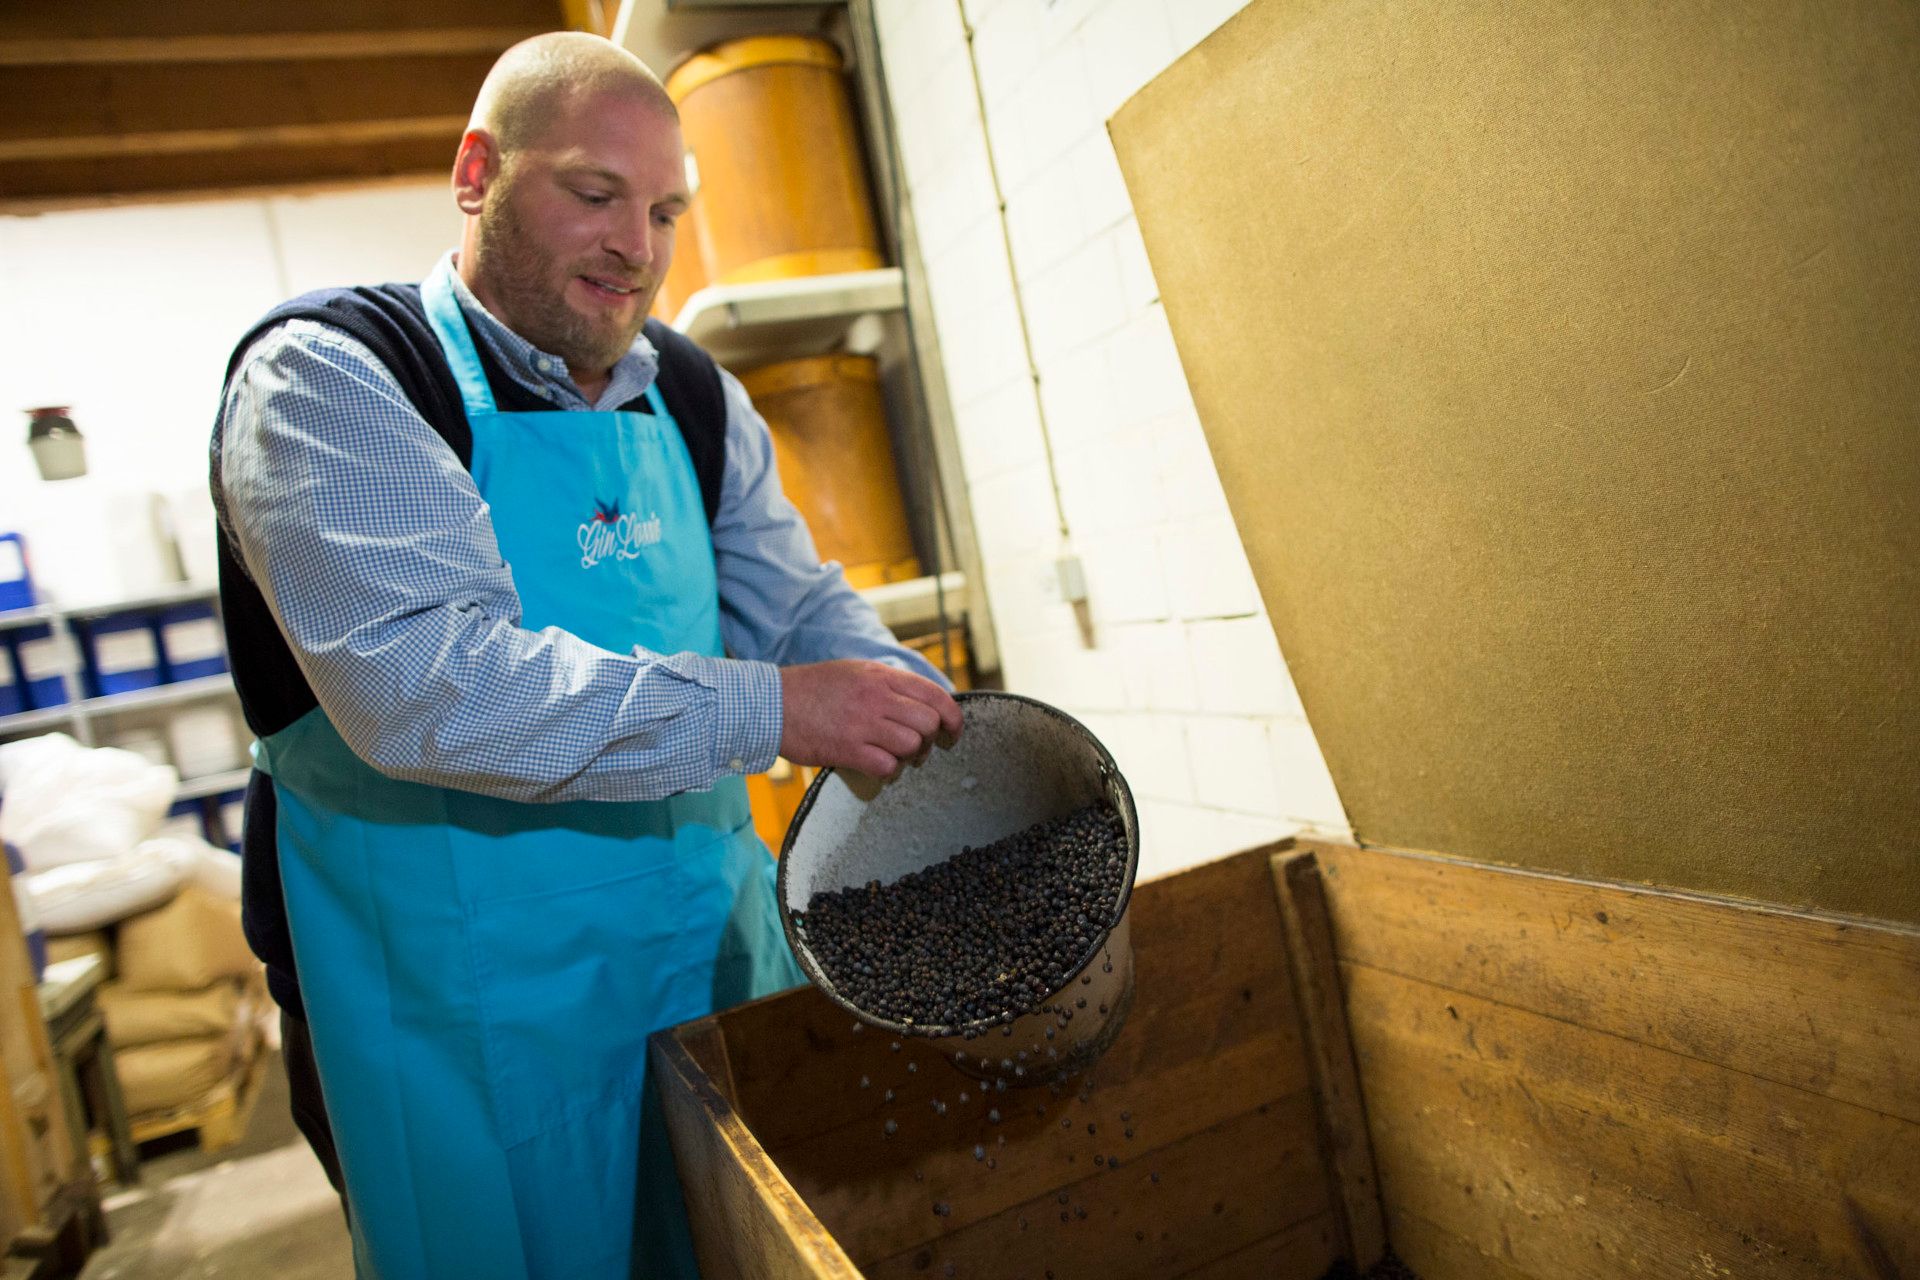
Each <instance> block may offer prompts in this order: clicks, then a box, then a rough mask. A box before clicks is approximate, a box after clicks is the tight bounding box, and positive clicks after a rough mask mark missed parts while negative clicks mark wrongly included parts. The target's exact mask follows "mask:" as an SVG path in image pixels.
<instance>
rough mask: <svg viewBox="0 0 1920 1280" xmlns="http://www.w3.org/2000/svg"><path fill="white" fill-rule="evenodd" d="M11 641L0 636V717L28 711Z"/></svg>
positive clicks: (6, 637) (9, 638) (7, 637)
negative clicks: (14, 661)
mask: <svg viewBox="0 0 1920 1280" xmlns="http://www.w3.org/2000/svg"><path fill="white" fill-rule="evenodd" d="M10 640H11V637H9V636H5V635H0V716H10V715H12V714H13V713H14V712H16V711H25V710H26V709H27V700H26V697H25V696H24V695H23V694H22V693H21V690H20V675H19V672H18V669H17V668H16V667H15V666H14V663H13V645H12V644H11V643H10Z"/></svg>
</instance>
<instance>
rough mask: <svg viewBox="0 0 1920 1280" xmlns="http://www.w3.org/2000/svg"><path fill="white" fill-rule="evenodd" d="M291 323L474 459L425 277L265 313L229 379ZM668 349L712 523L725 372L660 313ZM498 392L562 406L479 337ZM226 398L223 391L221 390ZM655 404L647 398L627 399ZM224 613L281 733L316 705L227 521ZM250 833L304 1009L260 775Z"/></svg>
mask: <svg viewBox="0 0 1920 1280" xmlns="http://www.w3.org/2000/svg"><path fill="white" fill-rule="evenodd" d="M289 320H315V321H318V322H320V323H322V324H326V325H330V326H332V327H333V328H335V329H339V330H341V331H342V332H344V333H346V334H348V335H349V336H351V337H353V338H355V339H357V340H358V341H360V342H361V343H363V344H364V345H365V346H366V347H367V349H368V350H369V351H371V352H372V353H373V355H374V357H375V358H376V359H378V360H379V361H380V363H381V364H382V365H384V366H386V368H387V370H388V371H389V372H390V373H392V374H393V377H394V380H395V381H397V382H398V383H399V384H400V389H401V390H402V391H403V392H404V393H405V394H406V397H407V399H408V400H409V401H410V402H412V404H413V406H414V408H415V409H417V410H419V412H420V416H421V417H422V418H424V419H426V421H427V423H428V425H430V426H431V427H433V429H434V430H435V431H437V432H438V433H439V434H440V437H441V438H442V439H443V440H445V441H446V442H447V444H448V446H449V447H450V448H451V449H452V450H453V451H454V453H455V454H456V455H457V456H458V457H459V459H460V462H461V464H462V465H463V466H472V464H473V432H472V430H471V428H470V427H469V426H468V425H467V413H466V408H465V406H464V405H463V404H462V403H461V400H460V388H459V385H458V384H457V383H456V382H455V380H454V376H453V369H452V367H451V366H450V365H449V364H448V363H447V358H446V355H445V353H444V352H442V351H441V349H440V343H439V340H438V339H437V338H436V337H435V336H434V333H433V329H432V327H431V326H430V325H429V324H428V323H427V313H426V308H425V306H424V305H422V303H421V301H420V286H418V285H407V284H389V285H379V286H375V287H363V288H355V289H329V290H323V291H321V292H319V293H309V294H306V295H305V296H303V297H299V298H295V299H294V300H293V301H291V302H288V303H285V304H283V305H281V306H279V307H277V308H275V309H274V310H273V311H270V312H268V313H267V315H266V316H265V317H263V318H262V319H261V321H260V322H259V323H258V324H256V325H255V326H254V327H253V328H252V329H251V330H249V331H248V332H247V334H246V336H245V337H243V338H242V339H241V340H240V343H239V345H238V346H236V347H235V348H234V351H233V357H232V359H231V360H230V361H229V362H228V364H227V374H226V377H227V381H228V383H229V384H231V382H232V380H233V375H234V373H235V371H236V370H237V369H238V366H239V363H240V359H241V357H242V356H244V355H245V354H246V352H247V350H248V348H250V347H251V346H252V345H253V344H254V343H255V342H256V341H258V340H259V338H260V337H261V336H262V335H263V334H265V333H266V332H267V331H268V330H269V329H272V328H274V327H275V326H277V325H281V324H285V323H286V322H287V321H289ZM644 332H645V333H646V336H647V338H648V340H649V341H651V342H652V343H653V345H654V348H655V349H656V350H658V351H659V353H660V372H659V376H658V379H657V382H656V385H657V386H658V387H659V388H660V396H661V398H662V399H663V400H665V401H666V405H667V411H668V412H669V413H671V414H672V415H673V417H674V419H675V421H676V422H677V423H678V424H679V427H680V434H681V436H682V437H683V438H684V439H685V440H686V444H687V453H688V454H689V456H690V457H691V458H692V459H693V469H694V474H695V476H696V478H697V479H698V480H699V484H700V496H701V499H702V501H703V502H704V504H705V506H706V510H707V522H708V523H709V524H711V523H712V522H713V519H714V517H715V515H716V513H717V512H718V511H719V508H720V483H721V476H722V471H723V469H724V466H725V462H726V431H727V405H726V393H725V391H724V390H723V388H722V387H721V383H720V371H719V369H718V367H717V366H716V365H715V364H714V363H713V360H712V358H711V357H710V356H708V355H707V353H706V352H704V351H702V350H700V348H699V347H697V346H695V345H694V344H693V343H692V342H691V341H689V340H688V339H687V338H685V337H683V336H682V335H681V334H679V333H676V332H674V331H673V330H672V329H670V328H668V327H667V326H666V325H664V324H662V323H660V322H659V321H658V320H652V319H649V320H648V321H647V323H646V328H645V330H644ZM474 346H475V348H476V350H478V352H479V354H480V362H481V365H482V366H483V367H484V369H485V372H486V375H487V382H488V383H489V385H490V386H491V387H492V390H493V395H494V401H495V403H496V404H497V405H498V406H499V407H500V409H501V410H502V411H505V412H519V411H533V412H545V411H550V410H552V408H553V406H552V405H550V404H548V403H547V402H546V401H544V400H542V399H540V398H539V397H538V396H536V395H534V394H533V393H532V392H531V391H528V390H527V389H526V388H524V387H522V386H521V385H520V384H519V383H518V382H515V381H514V380H513V379H512V378H511V377H510V376H508V375H507V373H506V372H505V370H504V369H502V368H501V367H500V365H499V363H498V361H496V360H495V359H494V357H493V355H492V353H491V352H490V351H489V350H488V349H487V347H486V345H485V344H484V343H482V342H479V341H478V340H477V339H476V341H475V343H474ZM223 399H224V396H223ZM621 407H622V408H623V409H626V410H628V411H631V412H635V413H650V412H651V410H650V409H649V407H648V405H647V402H646V400H645V399H644V398H641V399H638V400H635V401H633V402H632V403H630V404H626V405H623V406H621ZM219 557H220V613H221V617H222V619H223V621H224V623H225V626H226V634H227V655H228V661H229V662H230V664H231V665H232V668H233V682H234V686H235V688H237V689H238V690H239V693H240V707H241V710H242V711H243V712H244V713H245V714H246V718H247V725H248V727H249V728H251V729H252V730H253V732H254V733H255V734H256V735H257V736H259V737H263V738H264V737H266V736H268V735H269V734H273V733H278V732H279V731H280V730H282V729H284V728H286V727H287V726H288V725H290V724H292V723H293V722H294V721H296V720H298V719H299V718H300V717H301V716H304V715H306V714H307V713H308V712H309V711H312V710H313V709H314V708H315V707H316V706H318V705H319V701H318V699H317V698H315V696H314V693H313V689H312V687H311V686H310V685H308V683H307V680H306V677H305V676H304V675H303V674H301V671H300V666H299V663H298V662H297V661H295V659H294V656H293V651H292V650H291V649H290V648H288V646H287V640H286V637H285V635H283V634H282V633H281V630H280V624H279V622H278V620H277V619H275V618H274V616H273V611H272V610H271V609H270V608H268V606H267V602H266V598H265V597H264V596H262V595H261V593H260V589H259V587H258V586H256V585H255V584H254V582H253V579H252V578H251V577H250V576H248V574H247V570H246V567H245V565H244V563H243V562H242V561H241V559H240V554H239V551H238V549H237V548H235V547H234V546H233V544H232V543H231V542H230V541H229V539H228V537H227V534H226V531H225V529H224V528H223V529H221V530H220V531H219ZM245 815H246V816H245V818H244V820H243V823H242V825H243V832H242V836H241V855H242V858H243V860H244V861H243V864H242V872H241V922H242V924H243V926H244V927H245V929H246V934H247V943H248V945H249V946H251V947H252V948H253V952H254V954H255V955H257V956H259V957H260V959H261V960H262V961H264V962H265V963H266V966H267V986H268V989H269V990H270V991H271V992H272V993H273V998H274V999H275V1000H276V1001H277V1002H278V1003H279V1005H280V1007H281V1008H282V1009H285V1010H287V1011H288V1012H290V1013H292V1014H293V1015H294V1016H296V1017H302V1016H304V1013H305V1008H304V1006H303V1005H302V1003H301V1000H300V986H299V977H298V973H297V970H296V968H295V966H294V959H293V939H292V935H291V934H290V933H289V932H288V928H287V908H286V901H285V898H284V897H283V895H282V893H281V888H280V861H279V849H278V847H277V844H276V841H275V837H274V823H275V813H274V801H273V785H272V783H271V781H270V780H268V779H267V778H266V777H265V776H264V775H262V774H261V773H259V772H257V771H256V772H255V773H254V774H253V776H252V778H251V779H250V780H249V782H248V785H247V800H246V810H245Z"/></svg>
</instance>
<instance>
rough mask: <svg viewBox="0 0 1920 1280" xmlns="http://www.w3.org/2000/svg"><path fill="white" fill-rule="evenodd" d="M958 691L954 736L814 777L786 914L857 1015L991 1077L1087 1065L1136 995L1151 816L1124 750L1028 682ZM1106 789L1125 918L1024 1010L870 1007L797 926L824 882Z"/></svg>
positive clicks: (989, 831) (1071, 1070) (794, 845)
mask: <svg viewBox="0 0 1920 1280" xmlns="http://www.w3.org/2000/svg"><path fill="white" fill-rule="evenodd" d="M957 697H958V699H959V701H960V706H961V710H962V711H963V712H964V714H965V716H966V728H965V730H964V732H963V733H962V734H961V736H960V741H959V742H958V743H957V744H955V745H954V746H952V747H943V748H935V749H934V751H933V752H932V753H931V754H930V755H929V756H928V757H927V759H926V760H925V761H924V762H923V763H921V764H918V765H913V766H909V767H907V768H904V769H902V770H901V771H900V774H899V775H898V776H897V777H896V778H894V779H893V780H892V781H891V782H880V781H877V780H875V779H873V778H869V777H867V776H865V775H863V774H857V773H848V772H842V771H840V770H837V769H826V770H823V771H821V773H820V776H819V777H817V778H815V779H814V782H813V785H812V786H811V787H810V788H808V790H807V794H806V798H805V799H804V800H802V801H801V802H800V809H799V811H798V812H797V813H795V814H794V818H793V824H792V825H791V826H790V827H789V828H788V829H787V838H786V842H785V844H784V846H783V848H782V851H781V855H780V887H779V893H780V919H781V923H782V924H783V925H784V926H785V928H786V932H787V942H788V943H789V945H791V946H792V948H793V953H794V955H795V956H796V957H797V958H798V959H799V961H800V966H801V968H802V969H804V970H805V971H806V974H807V977H809V978H810V979H812V980H813V983H814V985H815V986H817V987H819V988H820V990H822V991H823V992H825V993H826V994H827V997H828V998H829V999H831V1000H833V1001H834V1002H835V1003H836V1004H838V1005H840V1006H841V1007H842V1008H844V1009H846V1010H847V1011H848V1012H849V1013H851V1014H852V1015H853V1016H854V1017H856V1018H858V1019H860V1020H861V1021H862V1022H865V1023H867V1024H868V1025H870V1026H874V1027H878V1028H881V1029H882V1030H885V1031H889V1032H891V1033H893V1034H894V1035H896V1036H916V1037H921V1038H925V1039H931V1040H932V1041H933V1042H934V1047H935V1048H936V1049H938V1050H939V1051H941V1052H942V1053H943V1054H945V1055H946V1057H947V1058H948V1059H949V1060H950V1061H952V1062H953V1063H954V1064H955V1065H956V1066H958V1067H959V1068H960V1069H961V1070H962V1071H965V1072H966V1073H968V1074H969V1075H972V1076H975V1077H977V1078H979V1079H982V1080H986V1081H990V1082H994V1081H1000V1080H1004V1081H1005V1082H1006V1084H1007V1086H1009V1087H1011V1086H1017V1085H1029V1084H1043V1083H1047V1082H1049V1081H1053V1080H1057V1079H1060V1078H1063V1077H1065V1076H1070V1075H1075V1074H1078V1073H1079V1072H1081V1071H1083V1070H1085V1069H1086V1068H1087V1067H1088V1066H1090V1065H1091V1064H1092V1063H1093V1061H1094V1060H1095V1059H1096V1058H1098V1057H1099V1056H1100V1055H1101V1054H1102V1053H1104V1052H1106V1050H1107V1047H1108V1046H1109V1045H1111V1044H1112V1043H1113V1041H1114V1038H1115V1037H1116V1036H1118V1035H1119V1034H1120V1028H1121V1026H1122V1025H1123V1024H1124V1023H1125V1021H1126V1017H1127V1011H1128V1010H1129V1009H1130V1008H1131V1007H1132V1005H1133V948H1132V945H1131V943H1130V942H1129V940H1128V936H1127V909H1128V906H1129V904H1130V903H1131V901H1132V896H1133V879H1134V875H1135V874H1136V872H1137V871H1138V870H1139V866H1140V819H1139V816H1138V814H1136V813H1135V811H1134V807H1133V793H1132V792H1131V791H1130V790H1128V788H1127V782H1126V779H1125V778H1122V777H1121V776H1120V770H1119V769H1118V768H1117V767H1116V766H1115V765H1114V762H1113V757H1112V756H1111V755H1109V754H1108V753H1107V749H1106V748H1105V747H1103V746H1101V745H1100V742H1099V740H1098V739H1097V738H1095V737H1094V736H1093V735H1092V734H1091V733H1089V732H1088V731H1087V729H1086V727H1085V726H1084V725H1082V724H1081V723H1080V722H1079V721H1078V720H1075V719H1074V718H1073V717H1072V716H1069V715H1067V714H1066V713H1065V712H1063V711H1060V710H1057V709H1056V708H1054V707H1050V706H1048V705H1047V704H1046V703H1044V702H1038V701H1035V700H1034V699H1032V698H1024V697H1021V696H1019V695H1018V694H1011V693H962V694H959V695H957ZM1101 801H1104V802H1105V803H1107V804H1109V805H1111V806H1112V808H1113V810H1114V811H1115V812H1116V813H1117V814H1119V816H1120V822H1121V826H1122V828H1123V829H1124V831H1125V833H1126V840H1127V869H1126V877H1125V882H1124V885H1123V887H1122V889H1121V893H1120V897H1119V901H1118V902H1116V903H1115V904H1114V908H1113V917H1112V919H1110V920H1107V921H1104V922H1101V923H1102V925H1103V927H1102V928H1101V929H1100V931H1099V933H1098V934H1097V936H1095V937H1094V939H1093V942H1092V945H1091V946H1090V948H1089V949H1088V951H1087V953H1086V955H1085V956H1083V957H1081V959H1080V963H1079V965H1078V966H1077V967H1076V968H1075V970H1074V972H1073V973H1072V975H1071V976H1069V977H1068V978H1067V979H1066V981H1065V982H1064V983H1063V984H1062V985H1061V986H1060V987H1059V989H1058V990H1056V991H1053V992H1049V993H1048V996H1047V998H1046V999H1045V1000H1043V1001H1042V1002H1041V1003H1040V1006H1039V1007H1038V1008H1036V1009H1035V1010H1034V1011H1033V1012H1031V1013H1026V1014H1023V1015H1020V1016H1017V1017H1015V1018H1013V1020H1012V1021H1004V1020H1001V1019H986V1020H983V1021H980V1022H975V1023H970V1024H967V1025H964V1026H920V1025H912V1026H909V1025H906V1024H903V1023H899V1022H894V1021H892V1020H890V1019H887V1018H883V1017H879V1016H877V1015H875V1014H872V1013H869V1012H868V1011H867V1010H865V1009H862V1008H860V1007H859V1006H858V1005H855V1004H854V1003H852V1002H851V1001H849V1000H848V999H846V998H845V997H844V996H842V995H841V994H840V992H839V991H837V990H836V989H835V987H834V984H833V981H832V980H831V979H830V978H828V977H827V975H826V974H825V973H824V972H822V971H821V968H820V965H819V962H818V961H817V960H816V959H815V958H814V955H813V952H812V951H811V950H809V949H808V947H807V943H806V939H805V937H804V935H803V934H802V933H801V931H800V930H799V929H797V928H796V927H795V925H794V919H793V917H794V913H795V912H802V913H804V912H805V911H806V908H807V903H808V902H810V901H811V900H812V899H813V896H814V895H815V894H816V893H824V892H830V891H832V890H835V889H842V888H849V887H853V886H859V885H865V884H867V883H869V882H871V881H874V880H878V881H880V882H881V883H882V884H891V883H893V882H894V881H896V880H898V879H900V878H901V877H902V876H905V875H908V874H910V873H912V872H915V871H919V870H922V869H924V868H926V867H930V866H933V865H935V864H936V863H940V862H944V861H945V860H946V859H948V858H950V857H952V856H953V855H954V854H957V853H959V852H960V850H961V849H962V848H963V847H972V848H976V849H977V848H979V847H981V846H982V845H986V844H990V843H992V842H993V841H995V840H999V839H1002V838H1004V837H1006V836H1010V835H1013V834H1014V833H1015V832H1018V831H1023V830H1025V829H1026V828H1028V827H1030V826H1032V825H1034V824H1035V823H1038V822H1046V821H1049V820H1051V819H1055V818H1061V817H1065V816H1066V815H1067V814H1069V813H1071V812H1073V811H1074V810H1076V809H1079V808H1081V807H1082V806H1085V805H1088V804H1092V803H1096V802H1101ZM1049 1029H1051V1031H1052V1034H1051V1035H1049V1034H1048V1031H1049Z"/></svg>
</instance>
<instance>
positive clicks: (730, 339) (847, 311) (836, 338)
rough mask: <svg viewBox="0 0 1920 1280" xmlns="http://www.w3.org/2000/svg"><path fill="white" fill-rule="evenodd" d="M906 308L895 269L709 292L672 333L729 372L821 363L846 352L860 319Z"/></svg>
mask: <svg viewBox="0 0 1920 1280" xmlns="http://www.w3.org/2000/svg"><path fill="white" fill-rule="evenodd" d="M906 305H907V287H906V282H905V278H904V277H903V276H902V275H901V273H900V268H898V267H882V268H881V269H879V270H877V271H849V272H842V273H840V274H837V275H827V276H801V277H797V278H793V279H786V280H762V281H756V282H754V283H752V284H710V285H708V286H707V287H706V288H704V289H702V290H700V291H699V292H698V293H695V294H694V295H693V296H692V297H690V298H688V299H687V301H686V305H684V306H682V307H681V308H680V314H679V315H677V316H675V317H674V319H673V327H674V328H676V329H678V330H679V331H680V332H682V333H684V334H686V335H687V336H688V337H689V338H692V339H693V340H694V341H695V342H697V343H699V344H700V345H701V346H702V347H704V348H706V351H707V354H708V355H711V356H712V357H713V358H714V359H715V360H718V361H719V362H720V363H721V364H723V365H726V366H728V367H730V368H731V367H735V366H739V367H747V366H751V365H756V364H765V363H767V362H768V361H771V360H791V359H794V358H796V357H799V356H808V355H820V354H823V353H825V352H828V351H833V350H835V349H837V348H839V347H841V346H842V345H844V343H845V341H846V337H847V330H848V329H849V328H850V327H851V326H852V325H853V323H854V321H856V320H858V319H859V318H860V317H861V316H866V315H874V316H878V315H885V314H887V313H889V312H895V311H900V310H903V309H904V308H905V307H906Z"/></svg>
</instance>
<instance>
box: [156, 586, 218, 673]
mask: <svg viewBox="0 0 1920 1280" xmlns="http://www.w3.org/2000/svg"><path fill="white" fill-rule="evenodd" d="M160 663H161V667H160V670H161V673H162V677H163V678H164V679H167V680H176V681H177V680H197V679H199V678H200V677H201V676H217V675H219V674H220V673H221V672H222V671H225V670H226V669H227V639H226V636H225V635H224V634H223V633H222V632H221V630H220V619H219V618H217V617H216V616H214V612H213V606H212V605H211V604H182V605H175V606H174V607H173V608H171V609H164V610H162V611H161V613H160Z"/></svg>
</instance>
